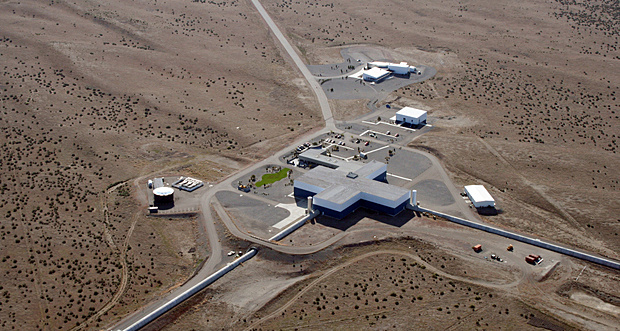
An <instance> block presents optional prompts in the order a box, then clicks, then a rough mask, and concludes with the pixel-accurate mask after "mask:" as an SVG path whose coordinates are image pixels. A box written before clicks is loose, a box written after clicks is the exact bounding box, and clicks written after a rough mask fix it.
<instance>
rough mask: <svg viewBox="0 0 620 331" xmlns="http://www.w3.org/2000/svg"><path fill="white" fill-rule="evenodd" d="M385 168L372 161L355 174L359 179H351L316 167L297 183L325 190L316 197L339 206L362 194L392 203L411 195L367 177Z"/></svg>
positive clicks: (399, 188) (404, 190) (335, 171)
mask: <svg viewBox="0 0 620 331" xmlns="http://www.w3.org/2000/svg"><path fill="white" fill-rule="evenodd" d="M384 166H385V164H383V163H380V162H377V161H371V162H369V163H368V164H365V165H364V166H363V167H361V168H359V169H358V171H357V172H355V174H357V175H358V176H357V178H350V177H352V176H347V175H348V174H349V173H348V172H346V171H340V170H339V169H338V170H335V169H330V168H326V167H316V168H314V169H312V170H310V171H308V172H307V173H306V174H304V175H303V176H301V177H299V178H297V179H296V181H301V182H305V183H309V184H311V185H314V186H318V187H320V188H323V189H324V190H323V191H321V192H320V193H318V194H317V195H315V197H316V198H320V199H325V200H328V201H331V202H333V203H336V204H339V205H340V204H343V203H346V202H347V201H349V200H350V199H351V198H353V197H355V196H356V195H358V194H360V193H365V194H367V195H369V196H375V197H378V198H382V199H386V200H390V201H395V200H398V199H400V198H402V197H403V195H406V194H409V190H407V189H404V188H402V187H398V186H394V185H390V184H387V183H383V182H379V181H376V180H373V179H369V178H367V176H369V175H371V174H373V173H376V172H378V171H380V170H381V169H382V168H383V167H384Z"/></svg>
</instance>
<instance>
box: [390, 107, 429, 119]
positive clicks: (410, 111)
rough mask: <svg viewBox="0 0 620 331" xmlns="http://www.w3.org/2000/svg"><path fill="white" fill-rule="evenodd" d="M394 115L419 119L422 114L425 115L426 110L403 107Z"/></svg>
mask: <svg viewBox="0 0 620 331" xmlns="http://www.w3.org/2000/svg"><path fill="white" fill-rule="evenodd" d="M396 114H399V115H403V116H408V117H413V118H419V117H422V116H424V114H426V110H422V109H417V108H412V107H404V108H403V109H401V110H399V111H397V112H396Z"/></svg>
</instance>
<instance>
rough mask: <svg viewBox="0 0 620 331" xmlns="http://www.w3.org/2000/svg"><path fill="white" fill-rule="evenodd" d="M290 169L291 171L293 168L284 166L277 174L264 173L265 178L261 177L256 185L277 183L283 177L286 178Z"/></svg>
mask: <svg viewBox="0 0 620 331" xmlns="http://www.w3.org/2000/svg"><path fill="white" fill-rule="evenodd" d="M289 171H291V169H289V168H283V169H282V170H280V171H278V172H276V173H275V174H264V175H263V178H261V180H260V181H258V182H256V186H257V187H261V186H263V185H265V184H272V183H275V182H277V181H279V180H281V179H283V178H286V176H287V174H288V172H289Z"/></svg>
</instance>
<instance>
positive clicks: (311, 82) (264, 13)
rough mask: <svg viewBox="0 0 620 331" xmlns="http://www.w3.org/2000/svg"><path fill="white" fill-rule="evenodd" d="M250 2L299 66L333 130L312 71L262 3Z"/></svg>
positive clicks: (324, 96)
mask: <svg viewBox="0 0 620 331" xmlns="http://www.w3.org/2000/svg"><path fill="white" fill-rule="evenodd" d="M252 4H253V5H254V7H256V9H257V10H258V13H259V14H260V15H261V16H262V17H263V19H264V20H265V22H266V23H267V25H268V26H269V29H271V32H273V34H274V35H275V36H276V38H278V41H279V42H280V44H282V47H284V49H285V50H286V52H287V53H288V55H289V56H290V57H291V58H292V59H293V62H294V63H295V65H296V66H297V68H299V71H301V73H302V75H304V78H305V79H306V80H307V81H308V84H309V85H310V88H311V89H312V91H314V94H315V95H316V98H317V100H318V101H319V106H320V107H321V112H322V113H323V119H324V120H325V127H326V128H328V129H331V130H335V129H336V125H335V124H334V117H333V116H332V110H331V108H330V107H329V101H327V96H326V95H325V92H324V91H323V88H321V85H320V84H319V82H317V81H316V79H314V76H313V75H312V73H310V70H308V67H306V65H305V64H304V62H303V61H302V60H301V58H300V57H299V55H298V54H297V52H295V49H293V46H291V44H290V43H289V42H288V40H286V38H285V37H284V34H282V31H280V29H279V28H278V26H277V25H276V23H274V22H273V20H272V19H271V17H270V16H269V14H267V11H266V10H265V8H264V7H263V5H261V4H260V2H258V0H252Z"/></svg>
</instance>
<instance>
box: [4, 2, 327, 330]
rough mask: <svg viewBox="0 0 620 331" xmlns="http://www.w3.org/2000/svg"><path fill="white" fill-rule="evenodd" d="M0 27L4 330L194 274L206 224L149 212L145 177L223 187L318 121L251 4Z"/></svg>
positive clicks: (149, 6)
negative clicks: (174, 175) (184, 176)
mask: <svg viewBox="0 0 620 331" xmlns="http://www.w3.org/2000/svg"><path fill="white" fill-rule="evenodd" d="M0 26H2V29H1V31H0V66H1V67H2V74H1V76H0V91H1V93H0V97H1V100H2V101H1V103H0V114H1V116H0V122H1V124H0V131H1V132H2V135H1V137H0V146H1V150H2V153H1V154H2V158H1V160H0V172H1V173H2V184H1V185H2V188H1V190H2V198H1V199H0V215H1V216H0V217H1V218H0V234H1V236H0V256H1V258H2V264H1V266H2V267H1V268H0V270H1V272H2V274H3V282H2V285H0V293H2V305H1V306H0V328H2V329H12V328H18V329H19V328H21V329H49V330H58V329H68V328H72V327H75V326H76V325H78V324H80V323H82V322H84V321H85V320H86V319H87V318H88V317H89V316H91V315H93V314H95V313H98V312H100V311H101V310H102V309H104V311H107V309H108V308H109V307H106V304H107V303H116V302H119V299H118V297H115V295H117V296H118V295H119V294H123V293H125V292H126V293H127V295H128V297H126V298H125V299H124V301H121V302H123V305H122V306H123V308H122V310H123V312H122V313H126V312H129V311H132V310H135V309H137V308H138V307H139V306H138V305H132V304H133V303H139V304H140V305H141V304H143V303H144V300H143V299H144V298H149V297H150V296H152V295H153V294H157V293H160V292H161V291H162V290H165V289H167V288H169V287H170V286H172V285H174V284H176V283H177V282H180V281H183V280H185V279H186V278H187V277H189V276H190V275H191V274H192V272H193V271H194V269H195V267H196V266H197V265H198V262H200V260H202V259H204V258H205V257H206V255H205V254H208V252H201V251H200V250H198V251H197V252H196V253H195V254H189V255H185V256H179V252H180V251H181V252H185V253H187V251H188V249H187V248H188V247H189V248H192V247H193V248H194V249H195V248H196V246H198V247H200V246H201V245H204V242H202V243H200V240H201V239H200V238H199V232H198V231H196V226H197V223H196V218H190V219H189V220H177V221H174V220H172V219H171V220H168V219H165V220H166V221H168V223H170V222H174V224H175V227H173V228H170V227H169V225H167V224H166V222H164V221H163V220H155V219H152V218H145V217H144V216H143V215H144V210H145V209H144V208H145V207H146V206H145V204H144V203H142V202H140V201H139V200H136V199H134V197H135V196H136V195H137V193H136V189H135V185H144V182H137V183H135V185H134V181H133V179H135V178H136V177H138V176H142V175H147V174H150V173H154V172H160V173H161V172H165V171H174V170H175V169H179V167H188V166H189V167H190V168H186V170H188V171H192V174H194V175H196V176H200V178H201V179H203V180H205V181H218V180H220V179H221V178H223V177H224V176H226V175H227V174H229V173H230V172H231V171H233V170H234V169H237V168H239V167H241V166H243V165H245V164H247V163H248V161H249V160H253V159H255V158H262V157H263V155H264V154H265V153H267V152H269V151H270V150H272V149H275V148H277V147H278V146H280V147H281V146H283V145H284V144H286V142H287V141H288V140H289V139H292V137H294V136H297V135H299V134H301V133H303V132H304V131H305V130H308V129H310V128H312V126H313V125H315V124H316V123H315V121H314V119H313V116H316V115H315V106H314V104H313V100H312V99H309V97H308V96H307V91H305V90H304V87H303V85H300V83H299V81H298V80H295V79H296V77H297V75H296V73H295V72H293V71H292V69H291V67H290V66H288V65H287V64H286V63H285V61H284V60H283V58H282V57H281V56H280V53H279V51H278V49H277V48H276V47H275V46H274V43H273V42H272V40H271V36H270V35H269V34H268V33H267V29H266V28H265V27H263V25H262V24H260V21H259V20H258V19H257V15H256V14H255V13H254V10H253V7H250V6H248V4H246V3H245V2H237V1H235V2H232V3H231V2H227V3H212V2H209V3H207V2H204V1H202V2H199V1H182V2H171V3H170V2H168V3H162V2H161V1H133V2H126V1H106V2H103V3H102V2H93V1H81V0H78V1H56V0H51V1H3V2H1V3H0ZM275 138H277V141H276V139H275ZM267 141H270V142H275V143H268V144H266V143H265V142H267ZM257 143H262V144H260V145H256V144H257ZM123 181H128V182H127V183H126V184H124V185H122V186H119V187H116V186H115V184H116V183H119V182H123ZM107 189H110V190H109V192H108V193H106V190H107ZM130 235H131V236H132V237H131V238H130V237H129V236H130ZM136 238H137V239H136ZM178 238H187V242H182V241H179V240H178ZM203 241H204V240H203ZM125 260H126V261H127V263H124V261H125ZM104 307H106V308H104ZM116 313H117V312H115V314H116ZM104 316H105V315H104ZM103 319H105V320H110V319H111V318H110V317H103ZM90 326H91V327H97V323H91V324H90Z"/></svg>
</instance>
